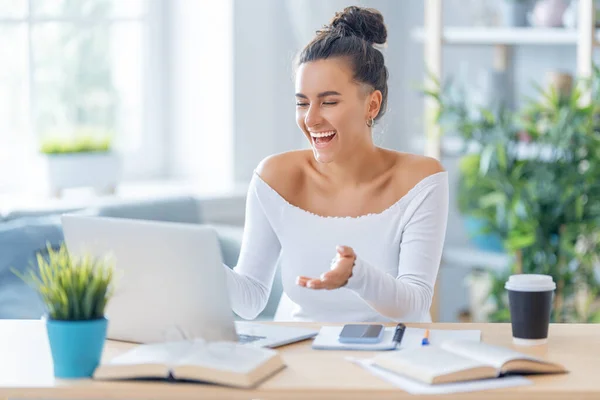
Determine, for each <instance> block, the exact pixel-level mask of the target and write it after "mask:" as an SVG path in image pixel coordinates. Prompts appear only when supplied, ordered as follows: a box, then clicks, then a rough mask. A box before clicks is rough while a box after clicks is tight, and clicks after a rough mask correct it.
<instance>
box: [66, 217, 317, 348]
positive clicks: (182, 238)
mask: <svg viewBox="0 0 600 400" xmlns="http://www.w3.org/2000/svg"><path fill="white" fill-rule="evenodd" d="M61 220H62V226H63V232H64V237H65V243H66V246H67V249H68V250H69V252H70V253H71V254H72V255H74V256H78V255H82V254H84V253H85V254H89V255H91V256H92V257H99V258H103V257H109V258H110V259H112V260H113V262H114V265H115V272H116V276H115V290H114V294H113V296H112V298H111V299H110V300H109V302H108V304H107V307H106V310H105V315H106V317H107V318H108V320H109V323H108V332H107V338H108V339H112V340H120V341H127V342H134V343H157V342H165V341H173V340H194V339H198V338H202V339H204V340H207V341H221V340H225V341H236V342H241V343H245V344H246V345H248V346H258V347H271V348H272V347H277V346H282V345H285V344H289V343H293V342H297V341H301V340H305V339H309V338H312V337H314V336H316V335H317V333H318V331H316V330H312V329H304V328H295V327H284V326H277V325H269V324H261V323H257V322H249V321H235V314H234V313H233V311H232V310H231V305H230V301H229V293H228V288H227V277H226V271H225V270H224V267H223V265H222V264H223V263H222V257H221V249H220V246H219V241H218V237H217V233H216V231H215V230H214V228H212V227H210V226H207V225H198V224H185V223H175V222H158V221H147V220H137V219H136V220H134V219H124V218H109V217H92V216H82V215H69V214H65V215H63V216H62V217H61Z"/></svg>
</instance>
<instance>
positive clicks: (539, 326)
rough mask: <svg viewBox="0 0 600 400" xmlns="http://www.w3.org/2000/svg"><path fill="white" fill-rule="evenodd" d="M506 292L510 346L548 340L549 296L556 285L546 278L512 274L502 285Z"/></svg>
mask: <svg viewBox="0 0 600 400" xmlns="http://www.w3.org/2000/svg"><path fill="white" fill-rule="evenodd" d="M504 288H505V289H506V290H508V303H509V307H510V322H511V325H512V335H513V343H514V344H517V345H523V346H532V345H539V344H544V343H546V342H547V341H548V327H549V326H550V313H551V311H552V297H553V294H554V290H555V289H556V283H554V281H553V280H552V277H551V276H549V275H538V274H520V275H512V276H510V277H509V278H508V281H507V282H506V284H505V285H504Z"/></svg>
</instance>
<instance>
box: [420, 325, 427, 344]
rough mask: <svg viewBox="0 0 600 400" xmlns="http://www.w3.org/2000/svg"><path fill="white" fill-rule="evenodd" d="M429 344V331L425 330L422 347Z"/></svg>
mask: <svg viewBox="0 0 600 400" xmlns="http://www.w3.org/2000/svg"><path fill="white" fill-rule="evenodd" d="M428 344H429V329H425V336H423V340H422V341H421V345H423V346H427V345H428Z"/></svg>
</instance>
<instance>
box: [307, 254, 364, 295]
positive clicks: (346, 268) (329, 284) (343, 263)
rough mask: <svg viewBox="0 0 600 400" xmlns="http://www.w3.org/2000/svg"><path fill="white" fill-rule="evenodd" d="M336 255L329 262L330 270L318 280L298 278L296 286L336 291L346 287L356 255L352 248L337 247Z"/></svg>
mask: <svg viewBox="0 0 600 400" xmlns="http://www.w3.org/2000/svg"><path fill="white" fill-rule="evenodd" d="M336 250H337V254H336V255H335V258H334V259H333V260H332V262H331V269H330V270H329V271H327V272H325V273H323V274H321V277H320V278H309V277H306V276H299V277H298V278H296V284H298V285H299V286H303V287H306V288H309V289H328V290H331V289H337V288H341V287H342V286H344V285H346V283H347V282H348V279H350V277H351V276H352V268H353V267H354V262H355V261H356V254H354V250H352V247H348V246H338V247H337V249H336Z"/></svg>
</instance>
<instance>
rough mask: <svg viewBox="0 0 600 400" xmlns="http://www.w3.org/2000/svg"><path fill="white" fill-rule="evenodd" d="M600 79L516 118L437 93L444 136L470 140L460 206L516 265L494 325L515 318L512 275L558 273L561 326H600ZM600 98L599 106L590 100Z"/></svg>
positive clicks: (543, 91) (497, 278)
mask: <svg viewBox="0 0 600 400" xmlns="http://www.w3.org/2000/svg"><path fill="white" fill-rule="evenodd" d="M599 87H600V71H599V70H598V68H595V69H594V74H593V76H592V78H591V79H589V80H585V81H583V80H582V81H581V82H579V85H578V86H577V88H575V89H572V90H567V91H561V90H557V89H556V88H555V87H552V86H550V87H547V88H539V96H538V97H537V98H533V99H529V100H528V101H527V103H526V105H525V106H524V107H522V108H521V109H518V110H516V111H514V112H513V111H510V110H507V109H504V108H502V107H501V106H499V107H495V108H490V109H484V108H477V109H473V107H472V106H471V105H470V104H468V103H467V102H466V101H465V100H464V97H460V96H459V95H457V94H458V93H459V92H460V91H457V90H456V87H455V86H452V84H451V83H450V84H448V85H446V86H445V87H440V89H439V90H438V91H436V92H430V93H429V95H431V96H433V97H435V98H436V99H437V100H438V102H439V105H440V112H439V118H438V120H439V122H440V124H442V126H443V129H444V130H446V131H448V130H451V131H452V132H455V133H457V134H459V135H461V136H462V137H463V139H464V140H465V143H467V144H468V146H465V151H464V155H463V157H462V159H461V161H460V168H461V171H460V172H461V176H460V179H459V187H458V190H459V195H458V196H459V206H460V211H461V212H462V213H463V214H464V215H469V216H476V217H477V218H479V219H481V220H482V221H484V225H485V227H486V231H487V232H488V233H494V234H496V235H498V236H499V237H501V238H502V241H503V244H504V248H505V251H506V252H507V253H508V255H509V256H510V259H511V265H510V266H509V268H508V269H507V270H506V271H504V272H503V273H502V274H499V275H494V276H492V285H491V287H492V289H491V291H490V298H489V300H491V301H492V303H493V304H494V311H493V312H492V313H491V314H490V317H489V318H490V319H491V320H493V321H506V320H508V318H509V313H508V307H507V299H506V294H505V290H504V288H503V284H504V282H505V279H506V276H507V275H509V274H511V273H541V274H549V275H552V277H553V278H554V280H555V282H557V289H556V292H555V296H554V311H553V315H552V319H553V321H556V322H589V321H594V322H600V300H599V295H600V283H599V282H600V257H599V254H600V101H599V100H600V97H599V96H600V93H599V91H598V88H599ZM590 90H591V93H592V95H591V99H589V98H588V99H586V98H585V97H584V94H585V93H588V92H589V91H590Z"/></svg>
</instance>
